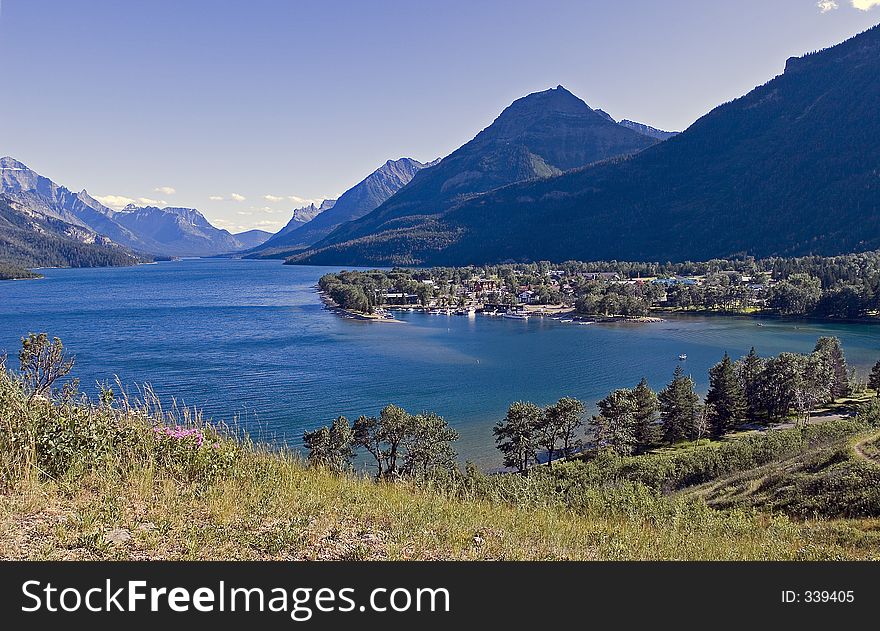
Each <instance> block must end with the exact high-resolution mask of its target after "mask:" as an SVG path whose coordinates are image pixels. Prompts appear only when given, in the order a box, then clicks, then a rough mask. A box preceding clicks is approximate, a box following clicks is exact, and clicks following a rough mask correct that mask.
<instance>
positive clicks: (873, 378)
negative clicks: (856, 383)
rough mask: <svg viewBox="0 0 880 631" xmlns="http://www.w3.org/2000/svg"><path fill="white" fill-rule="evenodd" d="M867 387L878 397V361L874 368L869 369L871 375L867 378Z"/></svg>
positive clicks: (879, 393)
mask: <svg viewBox="0 0 880 631" xmlns="http://www.w3.org/2000/svg"><path fill="white" fill-rule="evenodd" d="M868 387H869V388H870V389H871V390H873V391H874V392H876V393H877V396H878V397H880V361H878V362H877V363H876V364H874V367H873V368H872V369H871V374H870V376H869V377H868Z"/></svg>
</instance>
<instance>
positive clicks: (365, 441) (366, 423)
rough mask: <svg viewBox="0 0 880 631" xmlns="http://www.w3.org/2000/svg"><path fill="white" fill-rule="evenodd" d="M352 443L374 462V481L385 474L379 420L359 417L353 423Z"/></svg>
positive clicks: (371, 417)
mask: <svg viewBox="0 0 880 631" xmlns="http://www.w3.org/2000/svg"><path fill="white" fill-rule="evenodd" d="M354 442H355V445H357V446H358V447H363V448H364V449H365V450H367V452H368V453H369V454H370V455H371V456H373V459H374V460H375V461H376V479H377V480H378V479H379V478H381V477H382V475H383V474H384V473H385V468H384V466H383V464H384V459H383V454H384V451H385V450H384V439H383V437H382V427H381V424H380V423H379V419H378V418H376V417H375V416H359V417H358V419H357V420H356V421H355V422H354Z"/></svg>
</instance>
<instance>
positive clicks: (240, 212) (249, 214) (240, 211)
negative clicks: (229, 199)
mask: <svg viewBox="0 0 880 631" xmlns="http://www.w3.org/2000/svg"><path fill="white" fill-rule="evenodd" d="M235 214H236V215H245V216H247V217H249V216H251V215H253V214H254V213H252V212H251V211H249V210H239V211H236V213H235Z"/></svg>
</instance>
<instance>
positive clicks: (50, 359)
mask: <svg viewBox="0 0 880 631" xmlns="http://www.w3.org/2000/svg"><path fill="white" fill-rule="evenodd" d="M18 361H19V365H20V368H21V377H22V379H23V380H24V383H25V387H26V388H27V390H28V392H29V393H30V397H31V398H34V397H49V396H51V394H52V386H53V385H54V384H55V382H56V381H58V380H59V379H61V378H62V377H65V376H66V375H68V374H70V371H71V370H73V364H74V358H72V357H67V356H66V355H65V354H64V345H63V344H62V343H61V340H60V339H58V338H57V337H56V338H54V339H53V340H52V341H51V342H50V341H49V336H48V335H47V334H46V333H39V334H36V333H31V334H29V335H28V336H27V337H23V338H21V350H20V351H19V352H18ZM73 387H75V382H74V384H73Z"/></svg>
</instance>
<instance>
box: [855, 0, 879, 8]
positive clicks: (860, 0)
mask: <svg viewBox="0 0 880 631" xmlns="http://www.w3.org/2000/svg"><path fill="white" fill-rule="evenodd" d="M852 5H853V6H854V7H855V8H856V9H858V10H859V11H870V10H871V9H873V8H874V7H880V0H852Z"/></svg>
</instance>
